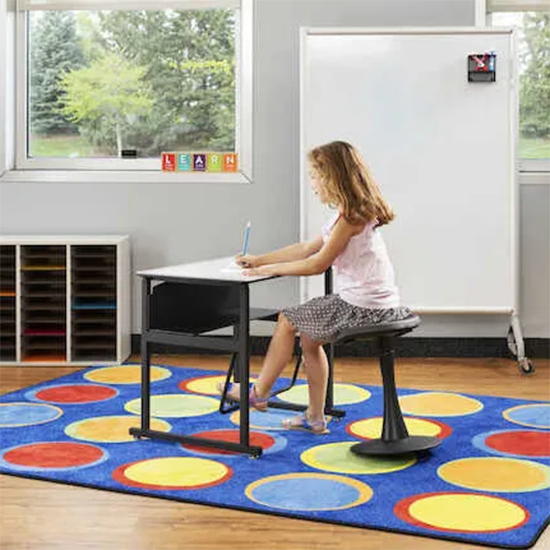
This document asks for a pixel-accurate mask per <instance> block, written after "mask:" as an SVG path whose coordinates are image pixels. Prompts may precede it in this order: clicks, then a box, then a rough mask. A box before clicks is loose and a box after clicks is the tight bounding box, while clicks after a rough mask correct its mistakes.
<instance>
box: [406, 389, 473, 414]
mask: <svg viewBox="0 0 550 550" xmlns="http://www.w3.org/2000/svg"><path fill="white" fill-rule="evenodd" d="M399 404H400V405H401V411H402V412H403V413H407V414H412V415H415V416H465V415H467V414H474V413H476V412H479V411H480V410H482V409H483V403H481V401H478V400H477V399H473V398H472V397H466V396H465V395H460V394H458V393H450V392H449V393H447V392H425V393H416V394H413V395H405V396H403V397H400V398H399Z"/></svg>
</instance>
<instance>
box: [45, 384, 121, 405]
mask: <svg viewBox="0 0 550 550" xmlns="http://www.w3.org/2000/svg"><path fill="white" fill-rule="evenodd" d="M117 394H118V391H117V390H115V389H114V388H109V387H108V386H99V385H97V384H63V385H59V386H51V387H49V388H44V389H42V390H39V391H37V392H36V393H35V394H34V397H35V399H38V400H40V401H48V402H50V403H56V404H65V405H70V404H73V405H76V404H79V403H95V402H98V401H106V400H107V399H111V398H113V397H115V396H116V395H117Z"/></svg>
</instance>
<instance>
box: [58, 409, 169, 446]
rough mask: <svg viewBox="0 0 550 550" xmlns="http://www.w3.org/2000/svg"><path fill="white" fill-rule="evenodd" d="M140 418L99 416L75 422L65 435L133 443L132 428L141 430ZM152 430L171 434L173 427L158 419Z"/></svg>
mask: <svg viewBox="0 0 550 550" xmlns="http://www.w3.org/2000/svg"><path fill="white" fill-rule="evenodd" d="M140 426H141V421H140V418H139V417H137V416H130V415H128V416H126V415H125V416H98V417H95V418H86V419H84V420H79V421H78V422H73V423H72V424H69V425H68V426H67V427H66V428H65V433H66V434H67V435H68V436H69V437H72V438H73V439H80V440H82V441H94V442H98V443H126V442H127V441H133V440H134V436H132V435H130V433H129V430H130V428H139V427H140ZM151 429H152V430H158V431H161V432H169V431H170V430H171V429H172V426H171V425H170V424H169V423H168V422H166V421H164V420H158V419H156V418H152V419H151Z"/></svg>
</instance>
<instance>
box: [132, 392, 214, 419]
mask: <svg viewBox="0 0 550 550" xmlns="http://www.w3.org/2000/svg"><path fill="white" fill-rule="evenodd" d="M219 406H220V403H219V401H218V400H217V399H212V397H205V396H203V395H181V394H167V395H153V396H152V397H151V415H152V416H158V417H160V418H183V417H191V416H203V415H205V414H210V413H213V412H215V411H217V410H218V408H219ZM124 408H125V409H126V410H127V411H128V412H131V413H133V414H141V399H139V398H138V399H133V400H132V401H128V403H126V405H124Z"/></svg>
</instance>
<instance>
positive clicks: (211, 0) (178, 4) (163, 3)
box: [17, 0, 241, 11]
mask: <svg viewBox="0 0 550 550" xmlns="http://www.w3.org/2000/svg"><path fill="white" fill-rule="evenodd" d="M240 4H241V2H240V0H110V1H109V0H17V8H18V10H20V11H31V10H163V9H174V10H175V9H180V10H187V9H188V10H194V9H210V8H227V9H235V8H240Z"/></svg>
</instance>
